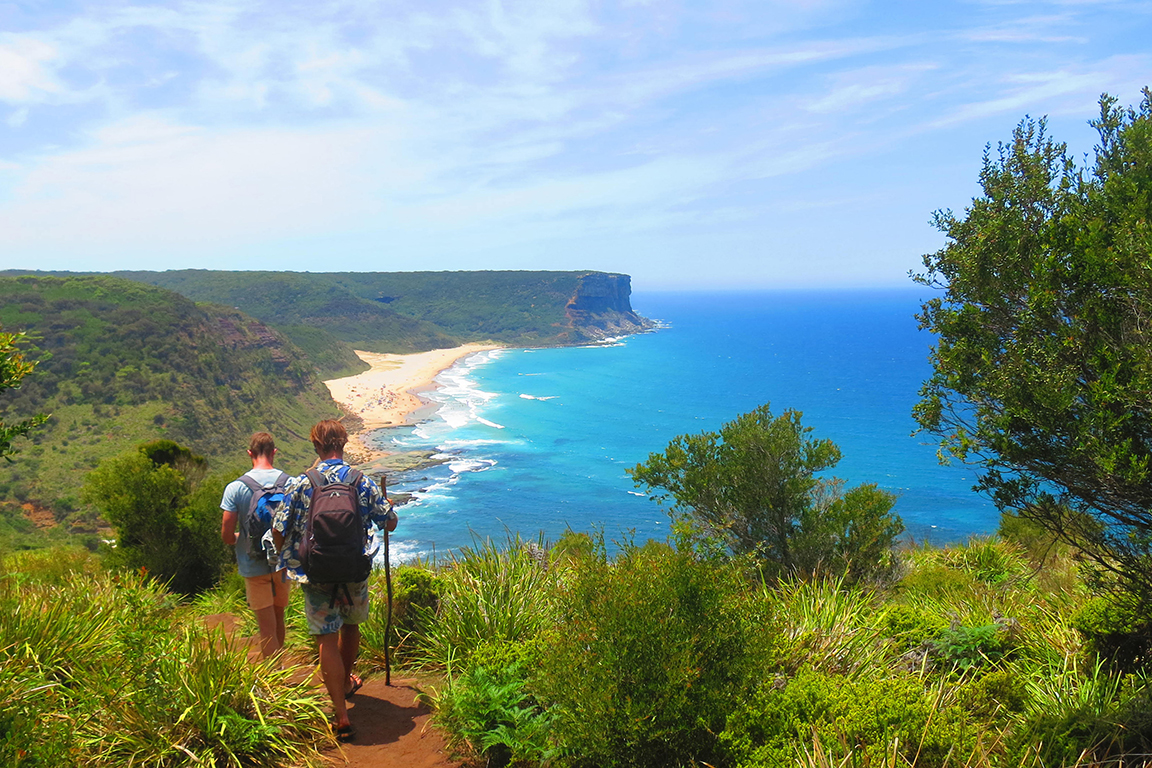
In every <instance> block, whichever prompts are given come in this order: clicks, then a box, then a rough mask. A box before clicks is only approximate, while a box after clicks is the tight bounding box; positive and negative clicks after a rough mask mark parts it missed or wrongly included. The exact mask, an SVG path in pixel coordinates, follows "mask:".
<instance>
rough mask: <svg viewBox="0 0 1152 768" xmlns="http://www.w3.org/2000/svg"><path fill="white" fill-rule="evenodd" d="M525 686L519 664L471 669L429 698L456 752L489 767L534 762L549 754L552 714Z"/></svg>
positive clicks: (437, 718)
mask: <svg viewBox="0 0 1152 768" xmlns="http://www.w3.org/2000/svg"><path fill="white" fill-rule="evenodd" d="M525 683H526V675H525V667H524V665H523V664H522V663H514V664H511V665H509V666H503V667H489V666H473V667H472V668H471V669H469V670H468V671H467V672H465V673H464V674H462V675H461V676H460V677H458V678H456V680H455V681H452V680H451V678H450V679H449V684H448V687H447V688H446V689H445V690H444V691H443V693H440V694H438V695H436V694H434V695H433V696H432V697H430V698H431V699H432V702H433V704H434V706H435V707H436V716H435V719H436V722H437V724H438V725H440V726H441V727H443V728H444V729H445V730H446V731H447V732H448V733H449V735H450V737H451V742H452V745H453V748H454V749H456V750H461V749H464V750H465V751H470V752H472V753H473V754H475V755H478V756H480V757H482V758H484V761H485V764H486V765H488V766H491V767H492V768H498V767H499V766H505V765H509V764H517V763H520V764H538V763H540V762H541V761H542V760H544V759H546V758H547V757H548V756H549V751H548V746H547V731H548V725H549V722H550V716H549V715H548V713H547V712H545V710H544V709H543V708H542V707H540V705H539V704H538V703H537V701H536V699H535V698H534V697H533V696H532V695H531V694H530V693H528V692H527V690H526V689H525Z"/></svg>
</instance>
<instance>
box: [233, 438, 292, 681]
mask: <svg viewBox="0 0 1152 768" xmlns="http://www.w3.org/2000/svg"><path fill="white" fill-rule="evenodd" d="M275 456H276V443H275V442H274V441H273V439H272V435H270V434H268V433H267V432H257V433H255V434H254V435H252V437H251V439H250V440H249V441H248V458H249V459H251V460H252V469H251V470H249V471H248V472H245V473H244V474H243V475H242V476H241V477H240V478H238V479H236V480H233V481H232V482H231V483H229V484H228V486H227V487H226V488H225V489H224V496H223V497H222V498H221V499H220V509H221V511H222V512H223V513H224V516H223V519H222V520H221V521H220V538H221V539H223V540H224V543H225V544H231V545H233V546H234V547H235V549H236V568H237V570H239V572H240V575H241V576H243V577H244V591H245V593H246V595H247V597H248V607H249V608H251V609H252V612H253V613H255V614H256V626H257V627H258V628H259V631H260V653H261V654H262V655H263V656H264V658H268V657H269V656H272V655H273V654H275V653H276V652H277V651H279V650H280V649H281V648H283V647H284V609H285V608H286V607H287V605H288V593H289V591H290V589H291V587H292V584H291V582H289V581H288V580H287V578H286V571H285V570H284V569H283V568H280V569H276V568H274V567H273V566H272V565H270V564H269V563H268V558H267V557H266V556H265V555H264V554H263V552H262V547H261V545H260V541H259V539H258V538H257V539H256V540H255V541H254V540H253V536H252V534H253V530H252V526H250V525H249V514H250V512H251V511H252V510H251V506H252V500H253V494H255V493H261V494H263V493H268V492H271V491H272V490H279V491H280V492H283V488H284V484H285V483H286V482H287V481H288V476H287V475H286V474H284V473H283V472H281V471H280V470H278V469H276V468H275V467H273V466H272V460H273V459H274V458H275ZM256 533H259V531H256Z"/></svg>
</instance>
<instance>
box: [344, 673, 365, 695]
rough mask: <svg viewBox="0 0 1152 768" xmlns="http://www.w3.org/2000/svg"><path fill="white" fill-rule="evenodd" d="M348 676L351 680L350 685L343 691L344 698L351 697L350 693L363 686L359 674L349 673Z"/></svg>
mask: <svg viewBox="0 0 1152 768" xmlns="http://www.w3.org/2000/svg"><path fill="white" fill-rule="evenodd" d="M348 678H349V679H350V680H351V681H352V687H351V688H349V689H348V690H347V691H345V692H344V698H346V699H350V698H352V694H354V693H356V691H358V690H360V689H361V688H363V687H364V681H363V680H362V679H361V678H360V676H359V675H349V676H348Z"/></svg>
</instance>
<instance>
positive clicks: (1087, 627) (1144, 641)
mask: <svg viewBox="0 0 1152 768" xmlns="http://www.w3.org/2000/svg"><path fill="white" fill-rule="evenodd" d="M1072 623H1073V626H1075V627H1076V630H1077V631H1078V632H1079V633H1080V634H1081V635H1083V637H1084V640H1085V641H1086V643H1087V650H1088V651H1089V652H1091V653H1095V654H1098V655H1099V656H1101V657H1102V658H1104V659H1106V660H1107V661H1108V662H1109V663H1111V664H1113V665H1115V666H1116V667H1117V668H1118V669H1120V670H1132V669H1136V668H1138V667H1140V666H1142V664H1143V663H1144V662H1145V661H1147V660H1148V658H1149V653H1150V652H1152V616H1149V613H1148V610H1147V608H1146V607H1145V606H1142V605H1139V604H1137V603H1136V602H1135V601H1134V600H1133V599H1132V598H1131V597H1130V596H1127V595H1100V596H1097V597H1094V598H1092V599H1091V600H1089V601H1088V602H1086V603H1085V604H1084V605H1083V607H1081V608H1080V610H1079V611H1077V612H1076V615H1075V616H1074V617H1073V620H1072Z"/></svg>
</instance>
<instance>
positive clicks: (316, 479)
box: [304, 469, 328, 490]
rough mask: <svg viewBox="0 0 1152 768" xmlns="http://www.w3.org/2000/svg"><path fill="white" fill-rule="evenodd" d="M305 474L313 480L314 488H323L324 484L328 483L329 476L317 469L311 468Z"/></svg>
mask: <svg viewBox="0 0 1152 768" xmlns="http://www.w3.org/2000/svg"><path fill="white" fill-rule="evenodd" d="M304 474H305V476H306V477H307V478H308V479H309V480H311V481H312V490H316V489H317V488H323V487H324V486H326V485H328V478H326V477H324V475H323V474H321V473H320V472H319V471H317V470H315V469H310V470H308V471H307V472H305V473H304Z"/></svg>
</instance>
